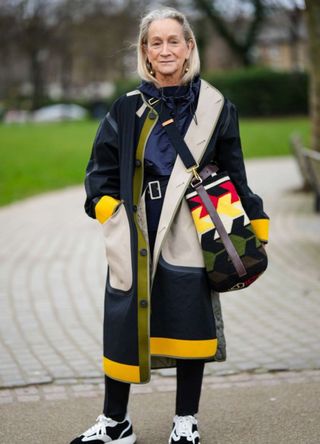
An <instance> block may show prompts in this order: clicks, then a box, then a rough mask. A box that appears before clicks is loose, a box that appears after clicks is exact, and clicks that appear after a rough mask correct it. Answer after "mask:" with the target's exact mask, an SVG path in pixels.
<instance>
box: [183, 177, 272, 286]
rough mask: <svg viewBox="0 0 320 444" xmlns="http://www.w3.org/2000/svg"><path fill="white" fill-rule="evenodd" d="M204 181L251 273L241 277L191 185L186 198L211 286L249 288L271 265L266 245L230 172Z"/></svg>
mask: <svg viewBox="0 0 320 444" xmlns="http://www.w3.org/2000/svg"><path fill="white" fill-rule="evenodd" d="M202 185H203V186H204V188H205V190H206V191H207V193H208V195H209V197H210V200H211V202H212V203H213V205H214V207H215V208H216V210H217V213H218V214H219V217H220V219H221V220H222V222H223V225H224V227H225V229H226V231H227V233H228V234H229V238H230V239H231V241H232V243H233V245H234V247H235V249H236V250H237V253H238V255H239V256H240V258H241V260H242V262H243V264H244V266H245V268H246V271H247V275H245V276H244V277H239V275H238V274H237V272H236V270H235V268H234V265H233V264H232V262H231V260H230V258H229V255H228V253H227V251H226V249H225V246H224V244H223V242H222V241H221V239H220V236H219V233H218V231H217V230H216V228H215V226H214V223H213V222H212V220H211V218H210V216H209V214H208V211H207V209H206V208H205V206H204V205H203V203H202V200H201V198H200V196H199V195H198V193H197V192H196V191H195V190H194V188H192V187H191V186H190V187H189V188H188V190H187V193H186V199H187V202H188V205H189V208H190V211H191V214H192V217H193V220H194V224H195V228H196V230H197V234H198V238H199V241H200V244H201V247H202V252H203V258H204V263H205V267H206V270H207V274H208V278H209V282H210V284H211V287H212V288H213V289H214V290H216V291H219V292H225V291H232V290H239V289H241V288H245V287H247V286H249V285H250V284H251V283H252V282H254V281H255V280H256V279H257V278H258V277H259V276H260V275H261V274H262V273H263V272H264V271H265V269H266V268H267V265H268V259H267V255H266V252H265V249H264V247H263V245H262V243H261V242H260V241H259V239H258V238H257V237H256V235H255V233H254V231H253V228H252V226H251V224H250V220H249V218H248V216H247V215H246V213H245V211H244V209H243V207H242V204H241V200H240V197H239V195H238V193H237V191H236V189H235V187H234V185H233V183H232V182H231V180H230V177H229V176H228V174H226V173H219V172H218V173H212V174H211V175H210V176H209V177H207V178H206V179H205V180H204V181H203V183H202Z"/></svg>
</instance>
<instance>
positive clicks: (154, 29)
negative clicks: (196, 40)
mask: <svg viewBox="0 0 320 444" xmlns="http://www.w3.org/2000/svg"><path fill="white" fill-rule="evenodd" d="M181 34H182V26H181V25H180V23H179V22H177V20H175V19H171V18H167V19H158V20H154V21H153V22H152V23H151V24H150V26H149V30H148V37H149V38H152V37H162V36H164V35H165V36H168V35H170V36H181Z"/></svg>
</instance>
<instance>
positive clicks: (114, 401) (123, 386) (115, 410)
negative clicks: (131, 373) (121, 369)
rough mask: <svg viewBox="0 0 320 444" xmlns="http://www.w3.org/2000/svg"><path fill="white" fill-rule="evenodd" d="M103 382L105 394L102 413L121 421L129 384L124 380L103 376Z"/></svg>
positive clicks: (126, 402) (126, 404) (127, 397)
mask: <svg viewBox="0 0 320 444" xmlns="http://www.w3.org/2000/svg"><path fill="white" fill-rule="evenodd" d="M104 382H105V396H104V407H103V413H104V414H105V416H107V417H109V418H112V419H114V420H115V421H118V422H121V421H123V420H124V418H125V416H126V413H127V406H128V401H129V393H130V384H128V383H126V382H120V381H116V380H115V379H111V378H109V377H108V376H107V375H105V377H104Z"/></svg>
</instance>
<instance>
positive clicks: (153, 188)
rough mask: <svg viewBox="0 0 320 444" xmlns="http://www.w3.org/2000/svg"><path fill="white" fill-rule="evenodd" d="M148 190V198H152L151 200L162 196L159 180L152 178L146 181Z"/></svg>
mask: <svg viewBox="0 0 320 444" xmlns="http://www.w3.org/2000/svg"><path fill="white" fill-rule="evenodd" d="M148 192H149V196H150V199H152V200H156V199H161V198H162V193H161V188H160V182H159V180H153V181H151V182H149V183H148Z"/></svg>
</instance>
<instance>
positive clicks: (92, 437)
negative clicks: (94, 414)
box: [70, 414, 137, 444]
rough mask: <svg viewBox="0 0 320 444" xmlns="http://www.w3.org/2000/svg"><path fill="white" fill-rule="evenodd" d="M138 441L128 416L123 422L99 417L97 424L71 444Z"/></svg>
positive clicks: (129, 442) (127, 443) (103, 416)
mask: <svg viewBox="0 0 320 444" xmlns="http://www.w3.org/2000/svg"><path fill="white" fill-rule="evenodd" d="M136 439H137V438H136V435H135V434H134V433H133V431H132V424H131V421H130V417H129V415H128V414H127V415H126V417H125V418H124V420H123V421H121V422H117V421H114V420H113V419H111V418H107V417H106V416H105V415H99V416H98V418H97V420H96V424H95V425H93V426H92V427H90V428H89V429H88V430H87V431H86V432H84V433H82V435H80V436H78V437H77V438H75V439H74V440H73V441H71V443H70V444H81V443H89V444H105V443H113V444H134V443H135V442H136Z"/></svg>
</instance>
